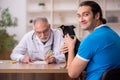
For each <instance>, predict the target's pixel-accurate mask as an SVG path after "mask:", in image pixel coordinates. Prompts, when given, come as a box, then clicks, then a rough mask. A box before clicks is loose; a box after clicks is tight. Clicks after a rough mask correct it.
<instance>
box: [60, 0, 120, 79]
mask: <svg viewBox="0 0 120 80" xmlns="http://www.w3.org/2000/svg"><path fill="white" fill-rule="evenodd" d="M77 15H78V20H79V24H80V27H81V28H82V29H83V30H87V31H89V32H90V34H89V35H88V36H87V37H86V38H84V39H83V40H82V41H81V44H80V46H79V49H78V53H77V55H76V56H75V55H74V46H73V45H75V41H76V38H74V39H71V38H70V36H69V35H67V36H65V44H64V45H63V46H62V48H61V51H62V52H63V53H65V52H67V51H68V67H67V68H68V74H69V76H70V77H72V78H76V77H78V76H79V75H80V73H81V72H82V71H83V70H84V69H86V79H85V80H101V77H102V74H103V73H104V72H105V71H106V70H108V69H110V68H115V67H120V37H119V36H118V34H117V33H116V32H114V31H113V30H112V29H111V28H110V27H109V26H107V25H106V24H105V23H106V21H105V19H103V16H102V11H101V8H100V6H99V5H98V4H97V3H96V2H94V1H84V2H82V3H81V4H80V5H79V8H78V11H77Z"/></svg>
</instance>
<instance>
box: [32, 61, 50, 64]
mask: <svg viewBox="0 0 120 80" xmlns="http://www.w3.org/2000/svg"><path fill="white" fill-rule="evenodd" d="M30 64H48V63H47V62H46V61H34V62H32V63H30Z"/></svg>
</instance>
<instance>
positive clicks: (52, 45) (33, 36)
mask: <svg viewBox="0 0 120 80" xmlns="http://www.w3.org/2000/svg"><path fill="white" fill-rule="evenodd" d="M51 33H53V31H52V30H51ZM35 36H36V34H35V32H33V34H32V41H33V44H34V45H35V42H34V38H35ZM50 36H51V35H50ZM35 46H36V45H35ZM36 47H37V46H36ZM53 47H54V33H53V38H52V44H51V49H50V50H51V51H52V52H53Z"/></svg>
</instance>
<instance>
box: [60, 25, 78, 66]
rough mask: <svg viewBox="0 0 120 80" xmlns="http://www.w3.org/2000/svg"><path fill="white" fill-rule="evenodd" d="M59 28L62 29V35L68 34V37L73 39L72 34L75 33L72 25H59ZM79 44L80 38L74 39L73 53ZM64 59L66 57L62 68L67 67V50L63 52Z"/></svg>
mask: <svg viewBox="0 0 120 80" xmlns="http://www.w3.org/2000/svg"><path fill="white" fill-rule="evenodd" d="M59 28H61V29H62V32H63V37H64V36H65V35H66V34H69V35H70V37H71V38H72V39H74V36H75V35H76V34H75V31H74V28H76V27H75V26H74V25H61V26H60V27H59ZM79 45H80V40H78V39H77V40H76V43H75V49H74V53H75V55H76V54H77V51H78V47H79ZM65 59H66V64H65V66H64V68H66V67H67V59H68V52H67V53H65Z"/></svg>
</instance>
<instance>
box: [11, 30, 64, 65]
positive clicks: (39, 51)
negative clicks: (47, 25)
mask: <svg viewBox="0 0 120 80" xmlns="http://www.w3.org/2000/svg"><path fill="white" fill-rule="evenodd" d="M53 36H54V43H53V51H52V54H53V56H54V57H55V58H56V62H57V63H59V62H65V56H64V54H62V53H61V52H60V47H61V45H62V44H63V36H62V33H61V31H59V30H57V29H52V31H51V35H50V39H49V40H48V41H47V42H46V44H45V45H44V44H43V43H42V42H41V41H40V40H38V39H37V38H36V35H35V33H34V31H30V32H28V33H27V34H26V35H24V37H23V38H22V40H21V41H20V42H19V44H18V45H17V46H16V47H15V48H14V49H13V51H12V54H11V55H10V57H11V59H12V60H16V61H21V60H22V59H23V57H24V56H25V55H26V54H27V55H29V56H30V58H31V59H32V60H44V58H45V55H46V54H47V51H48V50H50V49H51V47H52V46H51V45H52V42H53Z"/></svg>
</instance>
